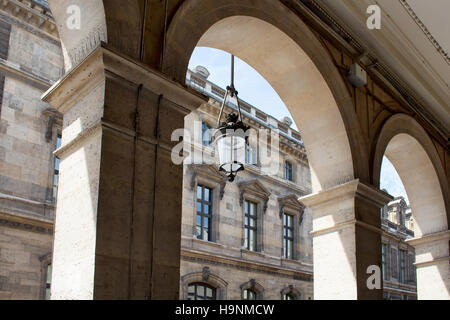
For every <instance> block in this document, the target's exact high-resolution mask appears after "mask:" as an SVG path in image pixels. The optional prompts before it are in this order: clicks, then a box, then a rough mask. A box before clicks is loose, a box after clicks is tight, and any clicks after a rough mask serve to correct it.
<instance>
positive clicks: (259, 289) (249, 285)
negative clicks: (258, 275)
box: [240, 279, 264, 300]
mask: <svg viewBox="0 0 450 320" xmlns="http://www.w3.org/2000/svg"><path fill="white" fill-rule="evenodd" d="M240 288H241V298H242V299H244V291H245V290H252V291H253V292H254V293H256V300H263V299H264V287H263V286H262V285H260V284H259V283H258V282H256V280H255V279H251V280H250V281H248V282H245V283H243V284H241V285H240Z"/></svg>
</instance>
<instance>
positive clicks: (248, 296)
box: [242, 289, 256, 300]
mask: <svg viewBox="0 0 450 320" xmlns="http://www.w3.org/2000/svg"><path fill="white" fill-rule="evenodd" d="M242 299H243V300H256V292H255V291H253V290H251V289H246V290H244V292H243V293H242Z"/></svg>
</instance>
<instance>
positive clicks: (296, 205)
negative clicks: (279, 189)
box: [278, 194, 305, 224]
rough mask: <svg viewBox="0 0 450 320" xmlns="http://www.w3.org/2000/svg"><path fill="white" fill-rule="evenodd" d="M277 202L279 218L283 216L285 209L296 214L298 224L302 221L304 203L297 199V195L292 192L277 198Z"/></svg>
mask: <svg viewBox="0 0 450 320" xmlns="http://www.w3.org/2000/svg"><path fill="white" fill-rule="evenodd" d="M278 204H279V207H280V212H279V216H280V219H281V218H282V217H283V213H284V212H285V209H287V210H288V211H289V212H290V213H294V214H295V215H296V216H298V218H299V224H301V223H302V221H303V213H304V211H305V205H304V204H303V203H301V202H300V201H299V200H298V197H296V196H295V195H293V194H292V195H288V196H286V197H283V198H279V199H278Z"/></svg>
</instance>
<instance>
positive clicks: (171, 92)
mask: <svg viewBox="0 0 450 320" xmlns="http://www.w3.org/2000/svg"><path fill="white" fill-rule="evenodd" d="M43 99H44V100H45V101H47V102H49V103H50V104H51V105H52V106H53V107H54V108H56V109H58V110H59V111H60V112H61V113H62V114H63V115H64V124H63V135H62V147H61V148H60V149H59V150H58V151H57V156H58V157H60V159H61V165H60V178H59V188H58V198H57V210H56V222H55V240H54V252H53V277H52V292H51V297H52V299H178V297H179V276H180V274H179V273H180V270H179V268H180V239H181V206H182V204H181V200H182V180H183V167H182V166H175V165H174V164H173V163H172V162H171V150H172V146H174V145H175V144H176V143H178V142H172V141H171V134H172V132H173V130H175V129H177V128H183V127H184V117H185V115H186V114H188V113H189V112H190V111H191V110H193V109H195V108H197V107H198V106H199V105H200V104H201V103H203V102H204V100H203V98H202V97H201V96H199V95H198V94H195V93H194V92H193V91H190V90H188V89H185V88H184V87H182V86H181V85H179V84H177V83H175V82H173V81H171V80H169V79H167V78H166V77H164V76H163V75H161V74H160V73H158V72H156V71H153V70H151V69H149V68H147V67H145V66H143V65H141V64H139V63H138V62H135V61H133V60H131V59H130V58H127V57H124V56H120V55H119V54H117V53H116V52H113V51H112V50H111V49H108V48H107V47H106V46H104V45H103V46H101V47H99V48H97V49H96V50H95V51H94V52H93V53H92V54H90V55H89V56H88V57H87V58H86V59H85V60H84V61H83V63H81V64H80V65H79V66H78V67H77V68H75V69H74V70H72V71H71V72H70V73H68V74H67V75H66V76H65V77H64V78H63V79H61V80H60V81H59V82H58V83H56V84H55V85H54V86H53V87H52V88H51V89H50V90H49V91H48V92H47V93H46V94H45V95H44V97H43Z"/></svg>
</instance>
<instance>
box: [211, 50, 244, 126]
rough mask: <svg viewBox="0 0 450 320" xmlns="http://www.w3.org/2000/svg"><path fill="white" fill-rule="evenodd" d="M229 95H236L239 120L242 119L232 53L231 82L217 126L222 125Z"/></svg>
mask: <svg viewBox="0 0 450 320" xmlns="http://www.w3.org/2000/svg"><path fill="white" fill-rule="evenodd" d="M228 96H231V97H232V98H234V96H236V102H237V108H238V113H239V121H242V113H241V106H240V101H239V97H238V92H237V91H236V88H235V87H234V55H231V84H230V85H229V86H227V92H226V93H225V97H224V99H223V101H222V106H221V108H220V114H219V118H218V119H217V127H219V126H220V120H221V119H222V115H223V111H224V109H225V104H226V102H227V99H228Z"/></svg>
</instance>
